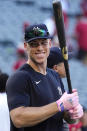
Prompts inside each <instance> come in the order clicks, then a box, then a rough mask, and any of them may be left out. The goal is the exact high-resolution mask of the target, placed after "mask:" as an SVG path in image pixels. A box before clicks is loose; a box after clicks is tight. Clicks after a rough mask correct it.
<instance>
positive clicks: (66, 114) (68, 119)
mask: <svg viewBox="0 0 87 131" xmlns="http://www.w3.org/2000/svg"><path fill="white" fill-rule="evenodd" d="M63 118H64V120H65V121H66V122H67V123H68V124H74V123H76V120H75V119H72V118H71V114H70V112H69V111H64V117H63Z"/></svg>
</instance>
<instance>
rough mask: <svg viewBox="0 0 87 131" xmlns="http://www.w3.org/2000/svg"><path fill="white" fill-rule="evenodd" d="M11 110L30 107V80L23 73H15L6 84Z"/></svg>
mask: <svg viewBox="0 0 87 131" xmlns="http://www.w3.org/2000/svg"><path fill="white" fill-rule="evenodd" d="M6 91H7V100H8V107H9V110H12V109H14V108H17V107H21V106H26V107H27V106H29V105H30V95H29V80H28V78H27V77H26V75H25V74H23V73H15V74H14V75H12V76H11V77H10V78H9V79H8V81H7V84H6Z"/></svg>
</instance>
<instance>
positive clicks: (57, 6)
mask: <svg viewBox="0 0 87 131" xmlns="http://www.w3.org/2000/svg"><path fill="white" fill-rule="evenodd" d="M53 12H54V17H55V24H56V29H57V34H58V39H59V43H60V48H61V51H62V55H63V58H64V66H65V71H66V78H67V84H68V90H69V93H72V86H71V80H70V72H69V65H68V50H67V46H66V37H65V29H64V18H63V12H62V5H61V2H60V1H59V0H54V1H53Z"/></svg>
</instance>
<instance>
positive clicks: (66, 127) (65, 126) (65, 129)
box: [63, 119, 69, 131]
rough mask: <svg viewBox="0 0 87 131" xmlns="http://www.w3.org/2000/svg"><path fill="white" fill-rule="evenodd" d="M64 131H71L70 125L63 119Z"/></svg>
mask: <svg viewBox="0 0 87 131" xmlns="http://www.w3.org/2000/svg"><path fill="white" fill-rule="evenodd" d="M63 129H64V130H63V131H69V126H68V124H67V122H66V121H65V120H64V119H63Z"/></svg>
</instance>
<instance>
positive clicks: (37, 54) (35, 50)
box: [27, 39, 51, 64]
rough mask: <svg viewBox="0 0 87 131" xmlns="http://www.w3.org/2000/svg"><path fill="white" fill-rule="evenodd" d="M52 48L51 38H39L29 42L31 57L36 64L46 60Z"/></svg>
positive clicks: (28, 49) (28, 48)
mask: <svg viewBox="0 0 87 131" xmlns="http://www.w3.org/2000/svg"><path fill="white" fill-rule="evenodd" d="M50 48H51V42H50V40H49V39H37V40H33V41H31V42H29V43H27V52H28V55H29V59H30V60H31V61H32V62H34V63H36V64H42V63H44V62H46V61H47V57H48V56H49V50H50Z"/></svg>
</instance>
